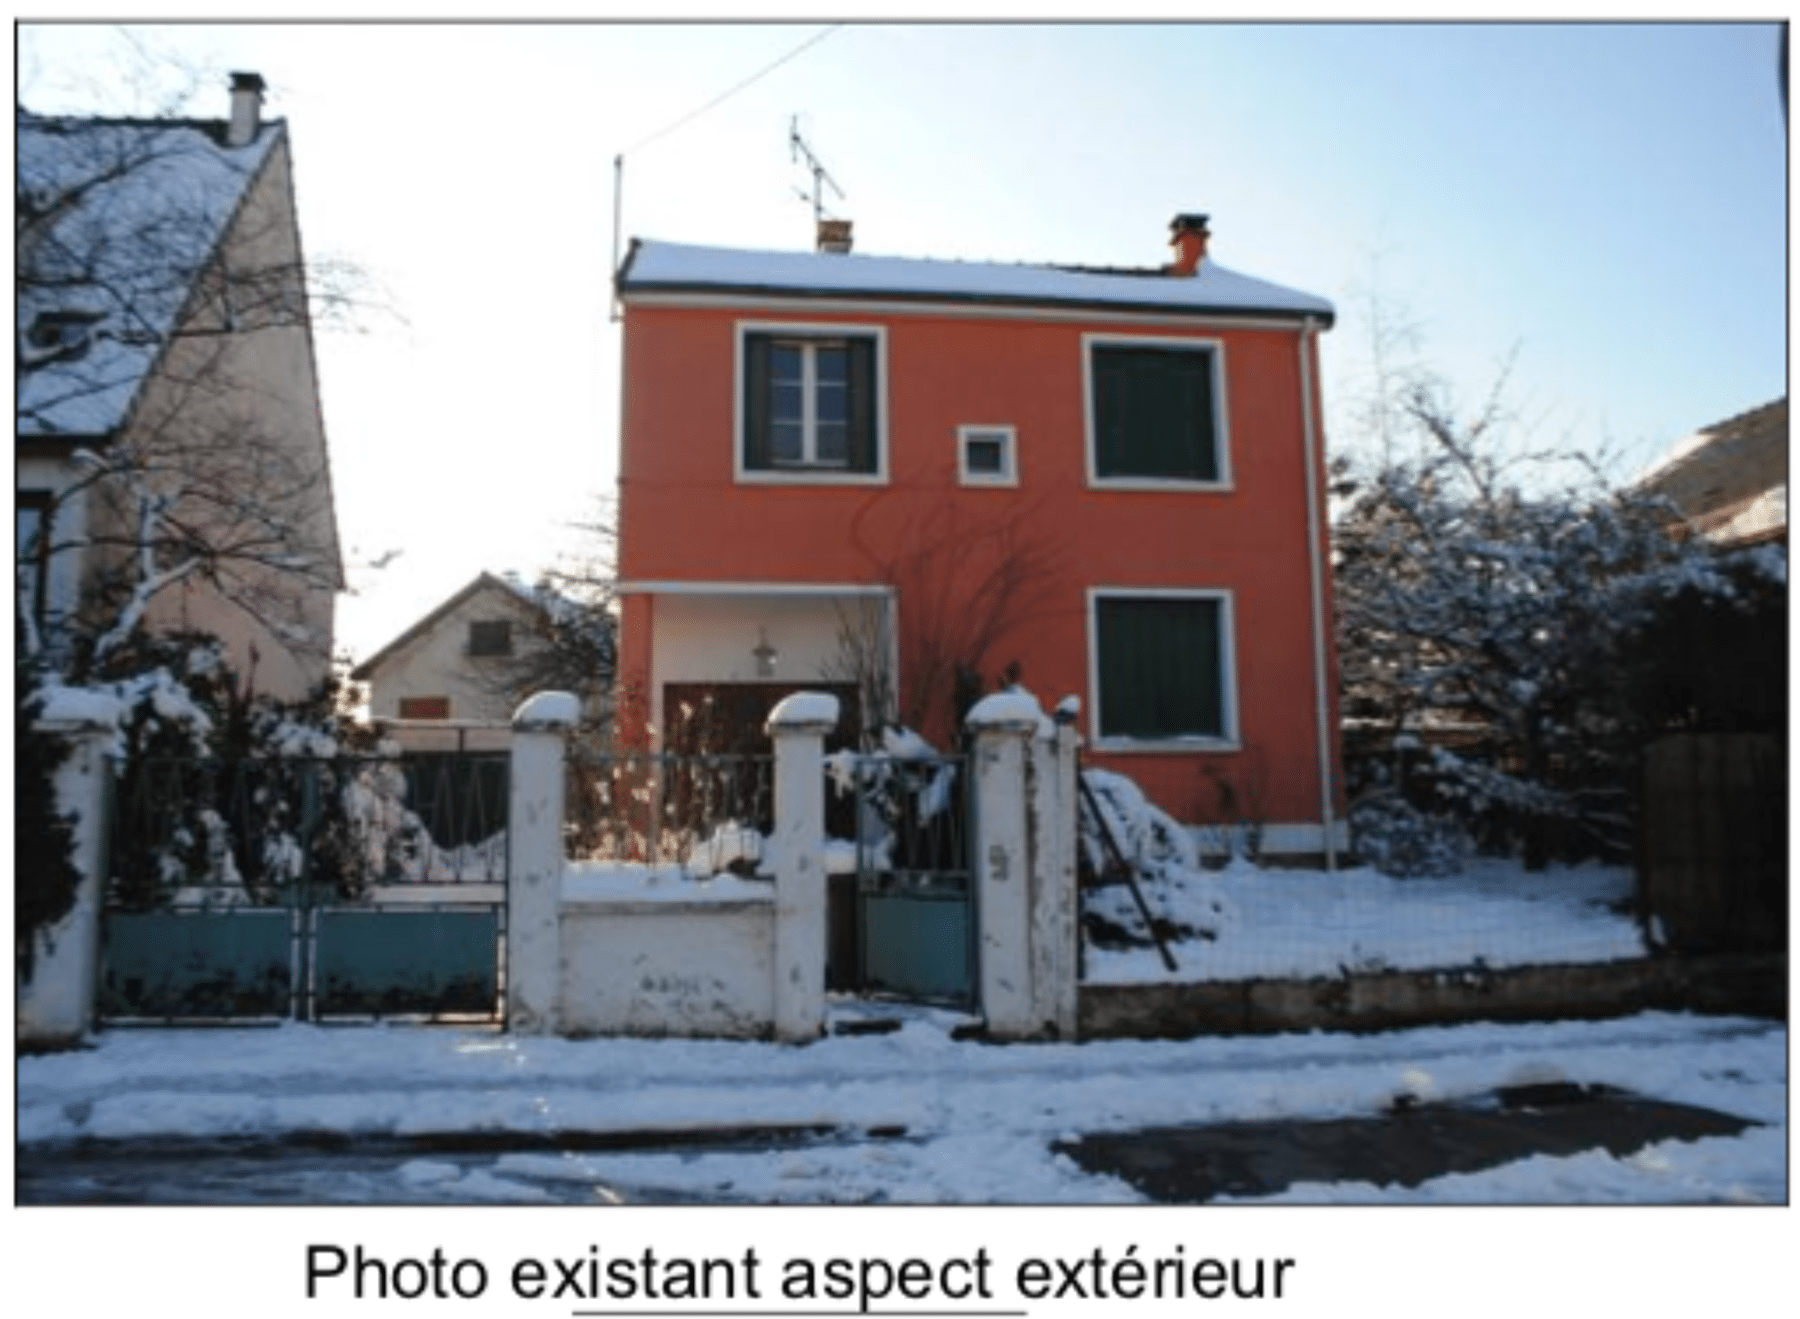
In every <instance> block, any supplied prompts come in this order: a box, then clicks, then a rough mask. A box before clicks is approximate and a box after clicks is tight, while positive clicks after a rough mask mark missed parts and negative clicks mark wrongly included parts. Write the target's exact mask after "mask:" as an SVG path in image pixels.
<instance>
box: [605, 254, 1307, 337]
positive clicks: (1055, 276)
mask: <svg viewBox="0 0 1800 1319" xmlns="http://www.w3.org/2000/svg"><path fill="white" fill-rule="evenodd" d="M619 291H620V295H621V296H622V297H624V298H625V299H626V300H629V299H630V298H631V296H632V295H633V294H643V293H699V292H712V293H718V292H733V293H742V294H746V295H765V296H776V297H796V298H828V297H861V298H870V297H873V298H884V299H899V300H914V299H917V300H932V301H944V300H950V301H960V302H975V303H989V304H1002V305H1016V306H1039V307H1093V308H1096V309H1111V310H1121V311H1122V310H1132V311H1154V312H1163V313H1173V314H1177V315H1232V316H1273V317H1277V318H1301V317H1317V318H1320V319H1322V320H1324V321H1325V322H1326V323H1327V324H1329V323H1330V322H1331V320H1332V317H1333V315H1334V314H1335V313H1334V309H1333V307H1332V305H1331V303H1330V302H1329V301H1327V300H1326V299H1324V298H1320V297H1315V296H1314V295H1312V294H1310V293H1302V292H1300V291H1299V290H1297V289H1290V288H1285V287H1283V286H1282V285H1280V284H1271V283H1269V282H1268V281H1266V280H1261V279H1256V278H1254V277H1252V276H1250V275H1241V274H1239V273H1238V272H1236V271H1234V270H1228V269H1226V268H1225V267H1223V266H1220V265H1219V264H1217V263H1216V262H1214V261H1211V260H1208V261H1207V262H1206V263H1205V264H1204V265H1202V266H1201V268H1200V272H1199V273H1198V274H1196V275H1193V276H1170V275H1163V274H1161V273H1160V272H1157V271H1149V270H1146V271H1141V272H1140V271H1090V270H1080V269H1072V268H1067V267H1060V266H1040V265H1007V264H1002V263H995V262H982V261H938V260H924V259H919V258H914V257H886V256H861V255H856V254H852V253H818V252H755V251H746V250H741V249H733V248H721V247H694V246H688V245H685V244H679V243H664V242H658V241H654V240H649V239H633V240H632V245H631V253H630V255H629V256H628V257H627V258H626V260H625V264H624V266H623V267H622V268H621V270H620V272H619Z"/></svg>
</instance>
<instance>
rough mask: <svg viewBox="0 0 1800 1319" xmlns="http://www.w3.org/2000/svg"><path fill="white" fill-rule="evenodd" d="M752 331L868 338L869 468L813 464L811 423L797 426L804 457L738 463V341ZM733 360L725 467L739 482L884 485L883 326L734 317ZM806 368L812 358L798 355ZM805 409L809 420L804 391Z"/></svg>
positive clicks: (741, 420)
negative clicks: (871, 379)
mask: <svg viewBox="0 0 1800 1319" xmlns="http://www.w3.org/2000/svg"><path fill="white" fill-rule="evenodd" d="M753 334H766V335H770V336H773V337H776V338H786V339H852V338H863V339H871V340H873V341H874V343H875V470H874V471H873V472H853V471H850V470H848V469H847V468H843V467H835V466H824V465H818V464H817V463H816V448H815V446H816V444H817V436H816V434H815V432H814V431H813V429H812V427H811V425H810V424H809V425H806V426H804V427H803V428H802V439H801V444H802V452H803V453H805V454H807V455H808V458H807V460H806V461H804V462H802V463H798V464H794V465H792V466H785V467H782V466H773V467H766V468H764V467H749V466H746V465H745V462H744V449H745V443H744V439H745V436H744V426H745V425H746V423H747V418H746V417H745V415H744V386H745V384H746V383H747V382H746V379H745V375H746V372H747V371H748V363H747V354H746V353H745V351H744V345H745V344H746V342H747V341H748V339H749V337H750V336H751V335H753ZM732 355H733V359H734V365H733V371H732V391H731V466H732V474H733V479H734V480H736V481H737V483H738V484H740V485H886V484H887V480H888V450H889V448H890V445H891V439H890V436H889V431H888V354H887V327H886V326H882V325H868V324H864V323H860V322H823V321H739V322H737V324H736V325H735V326H734V327H733V332H732ZM803 360H804V361H805V362H806V363H807V364H808V369H809V370H810V369H811V363H812V362H813V360H814V359H813V357H812V355H811V354H810V353H809V354H807V355H806V356H805V358H804V359H803ZM805 407H806V410H807V417H808V418H809V419H810V418H811V412H812V407H813V396H812V392H811V391H810V390H808V391H807V395H806V402H805Z"/></svg>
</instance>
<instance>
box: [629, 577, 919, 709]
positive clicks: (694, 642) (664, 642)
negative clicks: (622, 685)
mask: <svg viewBox="0 0 1800 1319" xmlns="http://www.w3.org/2000/svg"><path fill="white" fill-rule="evenodd" d="M887 609H888V600H887V599H886V598H885V597H882V596H856V595H835V596H826V595H812V594H807V595H801V594H779V593H771V594H767V595H763V594H736V593H733V594H717V595H713V594H708V595H698V594H696V595H684V594H679V593H675V594H659V595H658V596H657V597H656V609H655V611H654V622H653V625H652V626H653V632H652V643H651V645H652V649H651V654H652V656H653V661H652V663H653V666H654V667H653V670H652V672H651V675H650V678H651V686H652V689H653V690H652V694H651V716H650V717H651V720H652V722H653V723H654V724H655V725H656V726H657V727H658V728H661V727H663V725H664V719H663V709H662V691H663V685H664V684H665V683H671V682H759V681H760V682H779V683H796V682H801V683H804V682H828V681H829V682H845V681H850V680H851V677H852V675H851V671H850V669H848V668H847V667H846V666H845V664H844V662H843V654H842V645H841V640H840V634H841V630H842V628H843V626H844V623H845V621H846V620H852V621H855V620H862V619H865V618H880V617H881V616H882V614H883V613H884V612H885V611H886V610H887ZM887 636H889V637H891V629H890V630H889V632H888V633H887ZM765 639H766V640H767V642H768V644H769V645H770V646H771V647H773V648H774V649H775V651H776V652H777V658H776V661H775V666H774V672H773V673H770V674H758V672H757V668H756V657H755V655H754V654H753V653H752V652H753V651H754V650H755V649H756V647H757V646H759V645H760V644H762V642H763V641H764V640H765ZM888 644H889V646H890V648H891V641H889V643H888ZM864 713H865V715H866V714H867V712H864Z"/></svg>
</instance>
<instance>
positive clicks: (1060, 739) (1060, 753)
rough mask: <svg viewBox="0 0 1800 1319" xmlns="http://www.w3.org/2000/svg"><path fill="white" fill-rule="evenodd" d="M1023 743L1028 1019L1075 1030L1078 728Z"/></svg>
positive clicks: (1050, 1028) (1060, 1030)
mask: <svg viewBox="0 0 1800 1319" xmlns="http://www.w3.org/2000/svg"><path fill="white" fill-rule="evenodd" d="M1045 731H1046V730H1043V729H1041V728H1040V730H1039V735H1038V736H1037V737H1034V738H1033V739H1032V741H1031V743H1030V767H1031V773H1030V775H1029V778H1028V782H1027V791H1028V793H1029V794H1030V797H1029V800H1028V802H1027V810H1026V814H1027V817H1028V818H1029V820H1030V822H1031V831H1032V833H1031V842H1032V846H1031V851H1032V865H1031V886H1030V887H1031V891H1030V894H1029V898H1028V905H1029V921H1030V937H1031V1002H1032V1020H1033V1021H1035V1022H1037V1023H1038V1029H1039V1032H1040V1033H1042V1034H1045V1035H1050V1036H1053V1037H1054V1038H1056V1039H1061V1040H1070V1039H1074V1038H1075V1031H1076V994H1077V992H1078V986H1079V983H1080V960H1079V951H1078V941H1079V939H1080V899H1079V896H1078V892H1077V876H1076V860H1077V858H1076V847H1077V843H1076V838H1075V820H1076V805H1075V793H1076V786H1075V772H1076V771H1075V749H1076V746H1077V745H1078V744H1079V743H1080V740H1081V736H1080V734H1078V733H1077V732H1076V731H1075V728H1074V725H1073V724H1072V723H1069V722H1059V723H1057V724H1056V725H1055V726H1054V728H1053V729H1051V730H1048V735H1047V736H1046V735H1045Z"/></svg>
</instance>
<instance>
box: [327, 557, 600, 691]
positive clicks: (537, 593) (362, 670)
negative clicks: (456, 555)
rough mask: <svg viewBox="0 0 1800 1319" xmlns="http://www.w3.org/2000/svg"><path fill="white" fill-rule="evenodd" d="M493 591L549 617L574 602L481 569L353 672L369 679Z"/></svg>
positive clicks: (562, 612) (356, 676)
mask: <svg viewBox="0 0 1800 1319" xmlns="http://www.w3.org/2000/svg"><path fill="white" fill-rule="evenodd" d="M488 593H492V594H494V595H497V596H499V597H500V598H501V599H506V600H512V601H514V602H516V603H518V604H520V605H523V606H525V607H527V608H529V609H534V610H537V611H538V612H539V613H542V614H544V615H545V616H546V617H549V618H551V619H556V618H559V617H562V616H565V615H566V613H567V611H568V610H569V609H570V607H571V606H570V603H569V602H568V601H567V600H565V599H563V598H562V597H561V596H559V595H557V594H556V593H555V592H554V591H551V590H548V589H544V588H540V587H535V586H529V585H527V584H526V583H525V582H524V581H522V580H521V579H519V578H518V577H517V576H515V575H514V574H512V573H506V574H503V575H499V576H496V575H495V574H494V573H490V572H483V573H478V574H477V575H476V577H475V580H474V581H472V582H470V583H469V584H468V585H467V586H465V587H463V588H462V590H460V591H458V592H457V593H456V594H455V595H453V596H451V597H450V598H449V599H448V600H446V601H444V603H443V604H441V605H439V606H438V607H437V608H436V609H433V610H432V611H431V612H430V613H428V614H426V615H425V616H424V617H423V618H421V619H420V620H419V621H418V622H416V623H414V624H413V625H412V626H411V627H409V628H407V629H406V631H404V632H402V633H401V634H400V635H399V636H397V637H395V638H394V639H393V640H392V641H390V642H388V644H387V645H385V646H383V647H382V648H381V649H380V650H378V651H376V652H375V653H374V654H373V655H371V656H369V658H368V659H366V660H364V661H363V662H362V663H361V664H358V665H357V666H356V667H355V668H354V669H353V670H351V673H350V676H351V677H352V678H354V679H355V680H356V681H358V682H365V681H367V680H368V679H369V678H371V677H373V676H374V673H375V670H376V669H377V668H379V667H380V666H381V665H382V664H384V663H386V662H387V661H388V660H389V659H391V658H392V657H393V656H394V655H396V654H398V653H399V652H400V651H402V650H404V649H405V648H406V647H407V646H409V645H411V644H412V643H413V642H415V641H417V640H418V639H419V638H420V637H422V636H425V635H426V634H427V633H429V632H431V631H432V629H434V628H436V627H437V626H438V625H439V624H441V623H442V622H443V621H444V620H445V619H447V618H449V617H450V615H451V614H453V613H455V612H456V611H457V610H458V609H461V608H462V607H463V606H464V605H465V604H467V603H468V602H469V601H471V600H473V599H474V598H475V597H476V596H479V595H483V594H488Z"/></svg>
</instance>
